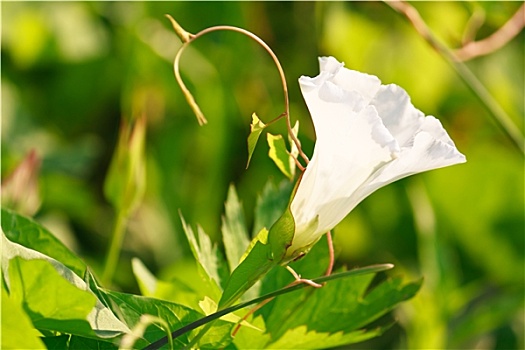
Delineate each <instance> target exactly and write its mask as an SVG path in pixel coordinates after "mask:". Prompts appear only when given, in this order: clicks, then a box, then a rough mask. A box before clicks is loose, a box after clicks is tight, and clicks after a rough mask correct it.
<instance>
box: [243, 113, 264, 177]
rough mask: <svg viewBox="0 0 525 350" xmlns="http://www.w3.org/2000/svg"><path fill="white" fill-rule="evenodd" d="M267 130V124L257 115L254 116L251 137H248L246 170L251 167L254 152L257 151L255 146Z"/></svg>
mask: <svg viewBox="0 0 525 350" xmlns="http://www.w3.org/2000/svg"><path fill="white" fill-rule="evenodd" d="M264 128H266V124H264V123H263V122H262V121H261V120H260V119H259V117H258V116H257V114H255V113H253V114H252V123H251V124H250V135H248V161H247V163H246V168H248V166H249V165H250V161H251V159H252V155H253V151H255V146H256V145H257V141H258V140H259V136H261V133H262V131H263V130H264Z"/></svg>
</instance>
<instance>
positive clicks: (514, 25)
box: [453, 5, 525, 61]
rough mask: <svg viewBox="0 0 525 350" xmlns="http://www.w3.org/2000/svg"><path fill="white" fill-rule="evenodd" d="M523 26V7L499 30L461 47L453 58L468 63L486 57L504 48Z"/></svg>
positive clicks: (524, 10) (524, 6)
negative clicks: (479, 57)
mask: <svg viewBox="0 0 525 350" xmlns="http://www.w3.org/2000/svg"><path fill="white" fill-rule="evenodd" d="M524 26H525V5H521V7H520V8H519V9H518V11H516V13H515V14H514V16H512V17H511V18H510V19H509V20H508V21H507V22H506V23H505V24H504V25H503V26H502V27H501V28H499V29H498V30H497V31H496V32H494V33H492V35H490V36H488V37H486V38H485V39H482V40H478V41H471V42H469V43H467V44H465V45H464V46H463V47H461V48H459V49H457V50H454V52H453V53H454V56H455V57H456V59H457V60H459V61H468V60H471V59H473V58H475V57H478V56H484V55H488V54H490V53H492V52H494V51H496V50H498V49H500V48H501V47H503V46H505V44H507V43H508V42H509V41H510V40H512V39H513V38H514V37H515V36H516V35H518V34H519V33H520V32H521V30H522V29H523V27H524Z"/></svg>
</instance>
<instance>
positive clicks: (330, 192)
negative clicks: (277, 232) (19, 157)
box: [288, 57, 465, 255]
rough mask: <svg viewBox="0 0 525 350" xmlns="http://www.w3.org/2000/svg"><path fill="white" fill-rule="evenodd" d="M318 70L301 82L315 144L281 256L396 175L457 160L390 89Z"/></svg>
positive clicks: (359, 76) (439, 133)
mask: <svg viewBox="0 0 525 350" xmlns="http://www.w3.org/2000/svg"><path fill="white" fill-rule="evenodd" d="M319 63H320V67H321V73H320V74H319V75H318V76H317V77H315V78H310V77H301V78H300V79H299V83H300V86H301V92H302V93H303V96H304V99H305V101H306V104H307V106H308V109H309V111H310V114H311V115H312V120H313V123H314V127H315V133H316V137H317V140H316V144H315V149H314V154H313V157H312V160H311V161H310V163H309V164H308V166H307V168H306V170H305V172H304V174H303V176H302V179H301V180H300V181H301V182H300V183H299V187H298V189H297V191H296V194H295V197H294V199H293V200H292V204H291V210H292V215H293V216H294V219H295V223H296V232H295V236H294V239H293V242H292V246H291V247H290V248H289V249H288V252H289V255H291V254H293V253H294V252H295V251H296V250H299V249H301V248H303V247H306V246H309V245H310V244H312V243H314V242H315V241H316V240H317V239H318V238H319V237H320V235H322V234H324V233H325V232H327V231H329V230H331V229H332V228H333V227H335V225H337V224H338V223H339V222H340V221H341V220H342V219H343V218H344V217H345V216H346V215H348V213H349V212H350V211H351V210H352V209H353V208H354V207H355V206H356V205H357V204H359V202H361V201H362V200H363V199H364V198H366V197H367V196H368V195H369V194H370V193H372V192H373V191H375V190H376V189H378V188H380V187H382V186H385V185H387V184H389V183H391V182H393V181H396V180H398V179H401V178H403V177H406V176H409V175H412V174H415V173H418V172H422V171H426V170H430V169H436V168H440V167H444V166H448V165H452V164H457V163H462V162H465V157H464V156H463V155H462V154H461V153H459V151H458V150H457V149H456V147H455V146H454V143H453V142H452V140H451V139H450V137H449V136H448V135H447V133H446V131H445V130H444V129H443V127H442V125H441V123H440V122H439V121H438V120H437V119H436V118H434V117H425V115H424V114H423V113H422V112H421V111H419V110H417V109H416V108H415V107H414V106H413V105H412V103H411V102H410V98H409V96H408V94H407V93H406V92H405V90H403V89H402V88H400V87H399V86H397V85H393V84H392V85H381V82H380V80H379V79H378V78H377V77H374V76H371V75H368V74H363V73H359V72H356V71H352V70H349V69H346V68H344V67H343V64H342V63H339V62H338V61H337V60H336V59H334V58H333V57H322V58H320V59H319Z"/></svg>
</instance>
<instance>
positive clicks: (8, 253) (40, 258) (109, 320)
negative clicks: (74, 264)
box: [1, 232, 129, 338]
mask: <svg viewBox="0 0 525 350" xmlns="http://www.w3.org/2000/svg"><path fill="white" fill-rule="evenodd" d="M1 236H2V249H3V250H2V273H3V277H4V280H5V283H6V285H7V287H8V289H9V291H10V292H11V293H13V291H16V293H15V294H14V295H15V296H16V297H18V300H19V301H20V302H22V301H23V300H24V296H26V295H27V296H31V297H32V298H36V295H40V296H41V297H42V301H41V302H43V303H46V302H48V299H49V298H47V296H46V295H47V294H49V293H50V291H52V292H53V293H54V294H53V295H54V296H55V297H56V298H58V299H57V300H59V301H66V300H67V299H64V300H62V299H60V295H59V293H55V292H54V290H55V288H58V287H57V286H61V285H63V284H64V283H65V284H68V287H67V289H68V290H71V288H73V289H72V290H78V291H79V292H81V293H88V295H90V296H91V297H92V298H94V300H95V305H94V306H92V307H91V309H90V310H89V314H88V315H87V321H88V322H89V324H88V326H89V325H90V326H91V327H90V329H92V330H93V331H94V333H93V332H92V331H91V332H88V333H89V334H84V333H82V335H87V336H95V334H96V336H97V337H102V338H111V337H115V336H118V335H120V334H122V333H127V332H129V328H128V327H126V325H124V324H123V323H122V322H120V321H119V320H118V319H117V318H116V317H115V315H113V313H112V312H111V310H109V309H108V308H107V307H105V306H104V304H102V302H100V301H99V300H98V299H97V298H96V296H95V295H94V294H93V292H92V291H91V290H90V289H89V286H88V285H87V284H86V282H84V280H82V279H81V278H80V277H79V276H77V275H76V274H75V273H74V272H73V271H71V270H70V269H68V268H67V267H66V266H65V265H63V264H62V263H60V262H59V261H56V260H55V259H53V258H50V257H49V256H47V255H44V254H42V253H40V252H38V251H36V250H32V249H28V248H25V247H23V246H21V245H19V244H17V243H13V242H11V241H9V240H8V239H7V238H6V237H5V235H4V234H3V232H2V233H1ZM14 259H20V261H21V262H20V263H18V264H16V265H15V266H18V267H20V266H22V267H20V269H22V270H20V269H18V270H15V271H11V270H12V269H11V267H10V266H11V264H12V262H13V261H14ZM26 261H27V262H26ZM31 261H37V262H38V263H39V264H44V265H43V266H42V267H41V268H40V269H37V270H31V269H30V268H28V267H27V264H30V262H31ZM38 263H37V264H38ZM20 264H22V265H20ZM50 269H51V270H50ZM26 271H29V272H30V274H29V275H25V273H26ZM17 272H18V274H17ZM46 273H50V274H51V276H54V277H53V279H50V280H49V281H48V280H47V279H48V278H51V277H49V276H46ZM12 274H14V276H15V281H14V282H12V281H11V275H12ZM21 274H23V275H21ZM35 274H36V275H35ZM86 276H88V277H90V276H91V274H90V273H89V271H86ZM26 278H33V279H36V280H37V281H38V282H35V284H34V285H32V288H33V289H32V290H31V291H28V290H26V288H28V285H27V283H23V284H21V281H22V280H24V279H26ZM51 282H52V283H51ZM11 283H14V287H13V286H12V285H11ZM39 283H41V285H40V284H39ZM13 288H14V289H13ZM34 302H35V303H36V304H35V305H37V306H38V299H35V300H34ZM30 315H31V316H32V314H30ZM35 326H36V325H35Z"/></svg>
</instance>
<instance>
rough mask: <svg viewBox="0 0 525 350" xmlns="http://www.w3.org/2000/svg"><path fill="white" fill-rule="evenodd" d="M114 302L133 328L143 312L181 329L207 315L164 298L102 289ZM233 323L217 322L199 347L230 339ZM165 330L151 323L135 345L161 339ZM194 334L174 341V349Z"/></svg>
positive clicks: (173, 327) (172, 327) (141, 345)
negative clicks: (142, 338) (142, 339)
mask: <svg viewBox="0 0 525 350" xmlns="http://www.w3.org/2000/svg"><path fill="white" fill-rule="evenodd" d="M102 292H103V293H105V295H106V296H107V297H108V298H109V299H110V300H111V301H112V303H113V305H114V307H115V308H116V309H118V311H119V314H121V315H122V317H123V319H124V320H125V321H126V323H127V324H129V325H130V326H131V327H134V326H135V325H136V324H137V323H138V322H140V317H141V316H142V315H146V314H147V315H152V316H156V317H159V318H161V319H163V320H164V321H166V322H167V324H168V325H169V327H170V329H178V328H181V327H183V326H185V325H186V324H188V323H191V322H193V321H196V320H198V319H201V318H202V317H204V315H203V314H201V313H199V312H197V311H195V310H193V309H191V308H189V307H186V306H183V305H180V304H176V303H172V302H169V301H165V300H159V299H154V298H148V297H142V296H138V295H133V294H126V293H119V292H113V291H104V290H103V291H102ZM231 329H232V324H231V323H228V322H224V321H217V322H216V323H215V324H214V325H213V327H212V329H211V330H210V332H209V333H208V334H206V336H205V337H203V338H202V339H201V341H200V342H199V347H200V348H205V347H207V346H208V345H209V344H223V343H224V342H225V340H229V341H230V342H231V336H230V331H231ZM164 335H165V331H164V330H162V329H161V328H160V327H158V326H156V325H151V326H150V327H148V329H147V330H146V331H145V333H144V339H145V341H138V342H137V343H136V344H135V345H136V346H137V347H143V346H145V345H147V344H149V343H151V342H153V341H154V340H157V339H159V338H162V337H163V336H164ZM193 336H195V334H194V333H189V334H188V333H186V334H184V335H182V336H181V337H178V338H177V339H175V340H174V346H175V348H181V347H184V346H185V345H187V344H188V343H189V342H190V341H191V339H192V338H193Z"/></svg>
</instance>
